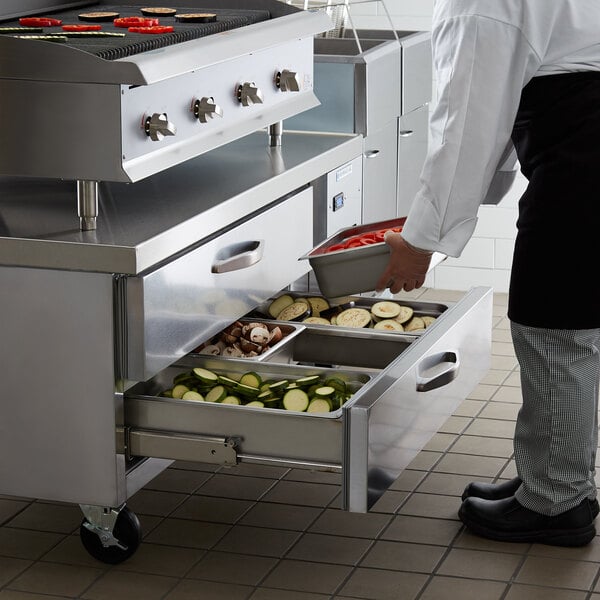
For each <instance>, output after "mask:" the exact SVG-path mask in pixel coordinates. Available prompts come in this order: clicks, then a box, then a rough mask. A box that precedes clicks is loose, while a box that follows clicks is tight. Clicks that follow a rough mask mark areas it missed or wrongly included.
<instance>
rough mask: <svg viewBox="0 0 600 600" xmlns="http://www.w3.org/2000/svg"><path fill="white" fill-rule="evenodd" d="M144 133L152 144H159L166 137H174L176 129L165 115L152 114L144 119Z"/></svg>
mask: <svg viewBox="0 0 600 600" xmlns="http://www.w3.org/2000/svg"><path fill="white" fill-rule="evenodd" d="M144 131H145V132H146V135H147V136H148V137H149V138H150V139H151V140H152V141H153V142H160V140H162V139H163V138H164V137H165V136H167V135H175V133H177V128H176V127H175V125H173V123H171V122H170V121H169V119H168V117H167V113H154V114H153V115H152V116H151V117H147V118H146V121H145V123H144Z"/></svg>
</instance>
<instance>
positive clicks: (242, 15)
mask: <svg viewBox="0 0 600 600" xmlns="http://www.w3.org/2000/svg"><path fill="white" fill-rule="evenodd" d="M102 11H111V12H118V13H119V15H120V16H121V17H134V16H135V17H141V16H143V15H142V13H141V12H140V10H139V8H138V7H135V6H125V7H123V6H102ZM82 12H87V11H86V10H82V9H79V10H69V11H64V12H61V13H60V14H52V15H51V16H53V17H56V18H59V19H61V20H62V22H63V24H65V25H66V24H71V23H83V21H80V20H79V18H78V15H79V14H80V13H82ZM181 12H185V13H214V14H216V15H217V21H216V22H214V23H180V22H179V21H177V20H176V19H175V18H173V17H160V24H161V25H173V26H174V27H175V30H174V31H173V32H172V33H165V34H143V33H129V32H128V31H127V29H123V28H119V27H115V26H114V25H113V24H112V22H106V23H101V25H102V31H106V32H118V33H125V34H126V35H125V37H118V38H116V37H106V38H102V37H81V38H69V40H68V41H67V44H68V45H69V46H71V47H72V48H76V49H78V50H82V51H84V52H87V53H89V54H94V55H96V56H98V57H100V58H103V59H105V60H116V59H119V58H126V57H128V56H133V55H134V54H140V53H142V52H148V51H150V50H157V49H159V48H164V47H166V46H172V45H174V44H179V43H181V42H187V41H190V40H194V39H198V38H202V37H206V36H209V35H213V34H216V33H221V32H223V31H229V30H232V29H237V28H240V27H245V26H247V25H251V24H253V23H259V22H261V21H267V20H269V19H270V18H271V14H270V13H269V11H267V10H237V9H236V10H233V9H221V8H185V9H181ZM18 24H19V22H18V20H16V21H14V22H7V23H4V24H3V25H4V26H10V25H17V26H18ZM61 32H62V30H61V29H60V27H46V28H44V34H48V33H56V34H60V33H61Z"/></svg>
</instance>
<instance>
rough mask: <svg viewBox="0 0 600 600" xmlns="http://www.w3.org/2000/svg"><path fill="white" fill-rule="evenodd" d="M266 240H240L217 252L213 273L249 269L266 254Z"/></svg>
mask: <svg viewBox="0 0 600 600" xmlns="http://www.w3.org/2000/svg"><path fill="white" fill-rule="evenodd" d="M264 247H265V242H264V240H254V241H250V242H239V243H237V244H232V245H231V246H226V247H225V248H222V249H221V250H219V252H217V256H216V257H215V262H214V263H213V265H212V268H211V273H229V272H230V271H240V270H242V269H247V268H248V267H251V266H252V265H255V264H256V263H258V262H260V260H261V259H262V257H263V254H264Z"/></svg>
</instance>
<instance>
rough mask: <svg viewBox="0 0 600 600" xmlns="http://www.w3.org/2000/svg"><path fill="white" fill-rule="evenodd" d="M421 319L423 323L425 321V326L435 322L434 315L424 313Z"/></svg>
mask: <svg viewBox="0 0 600 600" xmlns="http://www.w3.org/2000/svg"><path fill="white" fill-rule="evenodd" d="M421 319H423V323H425V327H430V326H431V325H433V323H434V322H435V317H431V316H429V315H425V316H423V317H421Z"/></svg>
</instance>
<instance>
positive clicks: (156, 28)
mask: <svg viewBox="0 0 600 600" xmlns="http://www.w3.org/2000/svg"><path fill="white" fill-rule="evenodd" d="M127 31H129V32H130V33H155V34H156V33H171V31H173V25H153V26H152V27H129V28H128V29H127Z"/></svg>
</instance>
